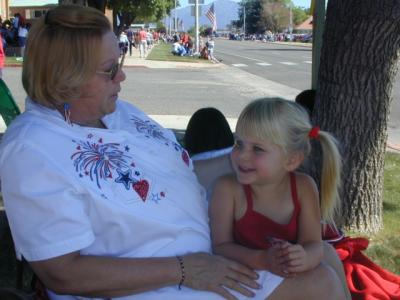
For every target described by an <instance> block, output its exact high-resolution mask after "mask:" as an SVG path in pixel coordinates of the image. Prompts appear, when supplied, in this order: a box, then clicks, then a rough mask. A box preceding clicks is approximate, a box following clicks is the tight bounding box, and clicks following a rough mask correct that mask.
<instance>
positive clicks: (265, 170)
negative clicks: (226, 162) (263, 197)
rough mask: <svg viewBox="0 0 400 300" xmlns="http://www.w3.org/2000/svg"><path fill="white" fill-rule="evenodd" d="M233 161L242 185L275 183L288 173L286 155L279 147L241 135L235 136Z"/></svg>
mask: <svg viewBox="0 0 400 300" xmlns="http://www.w3.org/2000/svg"><path fill="white" fill-rule="evenodd" d="M231 160H232V165H233V168H234V170H235V172H236V177H237V180H238V181H239V182H240V183H241V184H263V183H268V182H274V181H275V180H280V178H282V176H284V175H285V174H286V173H287V172H288V170H287V168H286V158H285V155H284V153H283V151H282V149H281V148H280V147H279V146H277V145H275V144H273V143H270V142H268V141H261V140H259V139H257V138H254V137H249V136H242V135H240V134H236V135H235V145H234V147H233V150H232V153H231Z"/></svg>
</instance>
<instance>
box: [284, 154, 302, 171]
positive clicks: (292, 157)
mask: <svg viewBox="0 0 400 300" xmlns="http://www.w3.org/2000/svg"><path fill="white" fill-rule="evenodd" d="M303 161H304V153H303V152H295V153H291V154H289V155H288V157H287V159H286V165H285V167H286V170H287V171H289V172H292V171H294V170H296V169H297V168H298V167H299V166H300V165H301V164H302V163H303Z"/></svg>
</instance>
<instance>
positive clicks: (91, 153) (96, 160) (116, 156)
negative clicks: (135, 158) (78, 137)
mask: <svg viewBox="0 0 400 300" xmlns="http://www.w3.org/2000/svg"><path fill="white" fill-rule="evenodd" d="M73 142H75V143H77V144H78V146H77V147H76V150H77V151H76V152H75V153H74V154H72V156H71V159H73V160H74V166H75V170H76V171H77V172H83V173H84V174H85V175H89V176H90V179H91V180H92V181H93V180H94V178H95V179H96V183H97V186H98V187H99V188H100V189H101V185H100V179H107V178H112V170H114V169H116V168H129V163H128V161H127V160H128V159H130V157H129V156H127V155H125V154H124V152H123V151H121V150H119V149H118V146H119V144H117V143H109V144H101V142H102V140H101V139H100V140H99V142H98V143H94V142H89V141H86V142H83V141H73Z"/></svg>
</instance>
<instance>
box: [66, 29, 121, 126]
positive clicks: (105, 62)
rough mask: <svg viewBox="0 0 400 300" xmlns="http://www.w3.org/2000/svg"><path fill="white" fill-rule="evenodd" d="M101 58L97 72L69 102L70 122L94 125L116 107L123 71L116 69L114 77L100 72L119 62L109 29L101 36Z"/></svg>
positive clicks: (107, 70) (116, 46)
mask: <svg viewBox="0 0 400 300" xmlns="http://www.w3.org/2000/svg"><path fill="white" fill-rule="evenodd" d="M99 50H100V51H101V53H102V54H101V59H100V64H99V66H98V72H97V73H96V74H95V75H94V76H93V78H92V79H90V80H89V82H88V83H87V84H85V85H84V86H83V87H82V94H81V97H80V98H79V99H77V100H76V101H74V102H73V103H71V120H72V122H75V123H78V124H82V125H87V126H94V125H96V124H98V122H99V120H100V119H101V118H102V117H103V116H105V115H107V114H110V113H112V112H114V110H115V108H116V100H117V98H118V93H119V92H120V90H121V85H120V83H121V82H122V81H124V80H125V78H126V76H125V73H124V72H123V71H122V70H121V69H118V71H117V73H116V76H115V77H114V79H111V78H110V75H108V74H104V73H102V72H106V73H107V72H109V71H110V70H111V69H112V68H113V67H114V66H115V64H118V63H119V54H120V50H119V47H118V40H117V38H116V37H115V35H114V33H113V32H111V31H109V32H107V33H106V34H104V36H103V41H102V44H101V49H99Z"/></svg>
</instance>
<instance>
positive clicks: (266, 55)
mask: <svg viewBox="0 0 400 300" xmlns="http://www.w3.org/2000/svg"><path fill="white" fill-rule="evenodd" d="M215 56H216V57H217V58H218V59H222V62H223V63H224V64H226V65H231V66H233V67H235V68H240V69H242V70H244V71H246V72H249V73H251V74H254V75H257V76H260V77H262V78H265V79H268V80H271V81H274V82H279V83H281V84H284V85H286V86H289V87H292V88H295V89H299V90H305V89H309V88H310V87H311V63H312V58H311V56H312V51H311V45H304V46H293V45H285V44H275V43H262V42H255V41H230V40H222V39H220V40H218V41H217V43H216V50H215Z"/></svg>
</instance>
